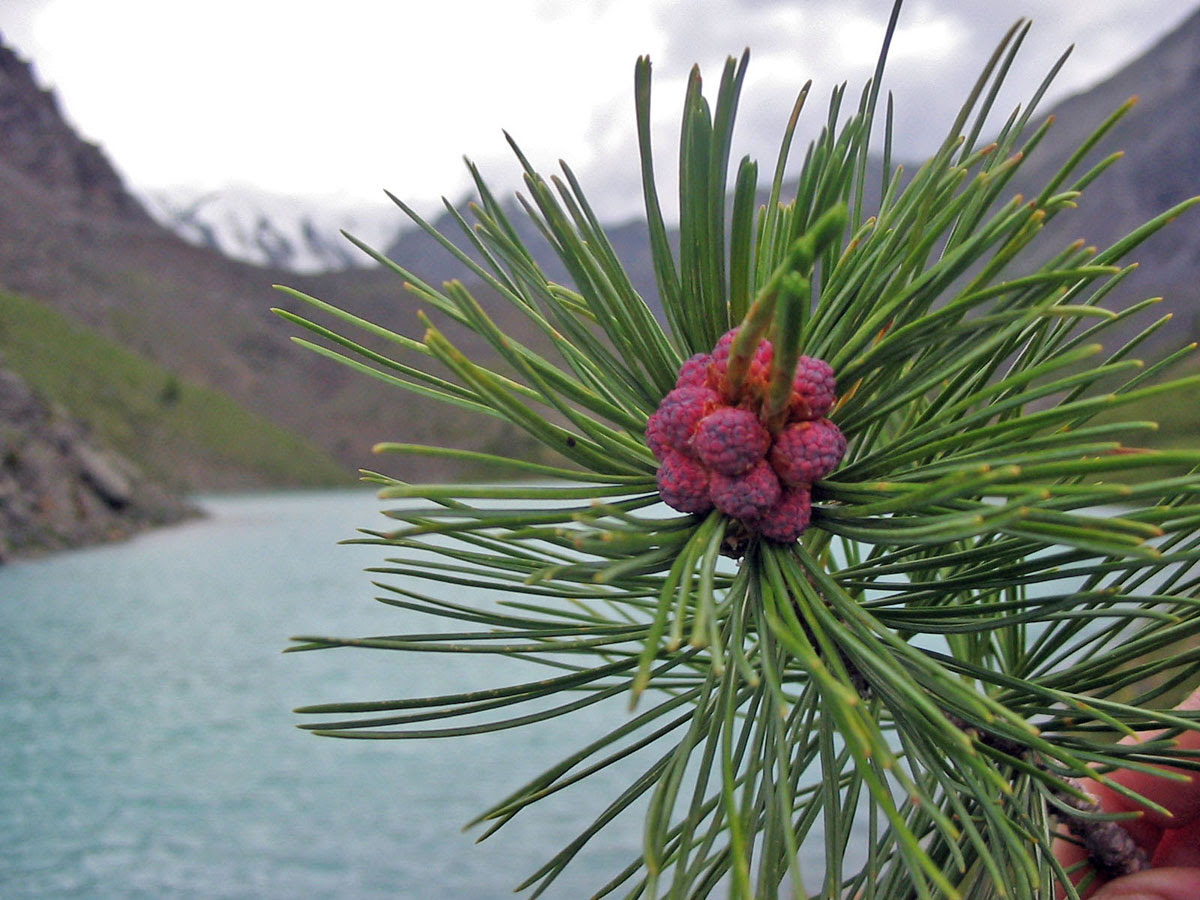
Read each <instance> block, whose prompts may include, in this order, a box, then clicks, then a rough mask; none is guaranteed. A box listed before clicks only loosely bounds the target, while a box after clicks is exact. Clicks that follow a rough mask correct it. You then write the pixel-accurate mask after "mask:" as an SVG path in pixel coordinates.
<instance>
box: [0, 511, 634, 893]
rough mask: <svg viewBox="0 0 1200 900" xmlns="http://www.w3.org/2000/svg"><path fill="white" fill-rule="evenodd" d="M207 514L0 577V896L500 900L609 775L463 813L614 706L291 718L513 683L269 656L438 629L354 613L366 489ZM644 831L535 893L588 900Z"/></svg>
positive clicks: (579, 736)
mask: <svg viewBox="0 0 1200 900" xmlns="http://www.w3.org/2000/svg"><path fill="white" fill-rule="evenodd" d="M203 504H204V505H205V507H206V508H207V509H208V511H209V512H210V516H209V518H207V519H205V520H202V521H197V522H192V523H188V524H185V525H181V526H178V527H173V528H169V529H164V530H161V531H158V532H155V533H152V534H148V535H145V536H143V537H140V538H138V539H136V540H134V541H131V542H128V543H125V544H120V545H115V546H107V547H101V548H95V549H88V550H81V551H76V552H72V553H67V554H62V555H59V556H55V557H52V558H49V559H44V560H36V561H30V562H19V563H14V564H11V565H8V566H4V567H0V626H2V627H0V796H2V797H3V798H4V802H3V803H0V897H3V898H7V900H24V898H59V897H64V898H65V897H70V898H103V900H113V898H155V900H169V898H197V900H202V898H203V900H207V898H230V900H232V898H300V897H304V898H339V900H346V898H384V897H387V898H403V900H407V898H439V900H443V898H448V897H454V898H459V900H472V898H479V900H483V898H495V897H502V896H511V894H510V892H511V890H512V888H513V887H514V886H515V885H516V884H517V883H519V882H520V881H521V880H522V879H523V878H524V877H525V876H527V875H529V874H530V873H531V872H533V871H534V870H535V869H537V868H538V866H540V865H541V864H542V863H543V862H545V860H546V859H548V858H549V856H551V855H552V854H553V853H554V852H555V851H556V850H558V849H559V848H560V847H561V846H562V845H563V844H565V843H567V842H568V841H569V840H570V839H572V838H573V837H575V835H576V834H577V833H578V832H579V831H580V830H582V828H583V827H585V826H586V825H587V824H589V823H590V822H591V821H592V819H593V818H594V817H595V816H596V815H597V814H599V812H600V811H601V809H602V808H603V802H604V798H605V797H606V796H607V797H609V798H611V797H613V796H615V795H616V793H618V792H619V790H620V788H621V787H623V786H625V785H626V784H627V783H628V780H629V779H630V777H631V776H630V771H629V770H626V771H625V772H622V771H620V770H614V771H611V772H608V771H606V772H602V773H600V774H599V775H598V776H597V777H596V778H595V779H589V781H588V782H585V783H584V784H582V785H580V786H577V787H576V788H572V789H569V790H566V791H563V792H561V793H559V794H557V795H554V796H553V797H551V798H548V799H547V800H546V801H545V802H543V803H539V804H538V805H537V807H536V808H535V809H533V810H529V811H526V812H525V813H523V814H522V815H520V816H518V817H517V818H516V819H515V820H513V822H511V823H510V824H509V825H507V826H506V827H505V828H504V829H503V830H502V831H501V832H499V833H498V834H497V835H495V836H494V837H492V838H489V839H488V840H487V841H486V842H484V843H482V844H478V845H476V844H475V842H474V837H475V834H474V833H468V834H464V833H462V831H461V828H462V826H463V825H464V824H465V823H466V822H467V821H468V820H469V819H471V818H472V817H473V816H474V815H476V814H477V813H479V812H481V811H482V810H483V809H485V808H486V807H487V806H489V805H490V804H492V803H494V802H496V801H497V800H499V799H501V798H502V797H503V796H505V795H506V794H507V793H508V792H509V791H511V790H513V789H514V788H516V787H518V786H519V785H521V784H523V783H524V782H525V781H526V780H528V779H529V778H531V777H533V776H535V775H537V774H538V773H539V772H541V771H542V770H543V769H545V768H546V767H548V766H549V765H551V764H553V763H555V762H557V761H558V760H559V759H560V758H561V757H562V756H563V755H565V754H566V753H567V752H569V751H570V750H571V749H574V748H577V747H579V746H581V745H582V744H583V743H585V742H586V741H587V740H588V738H589V736H590V735H598V734H600V733H602V732H603V731H604V730H606V728H607V727H611V725H612V723H613V722H614V721H619V720H620V719H621V718H623V716H624V714H625V705H624V703H623V702H622V703H616V704H610V705H608V706H597V707H592V708H589V709H588V710H585V711H583V712H582V713H581V714H578V715H574V716H572V717H570V718H569V719H560V720H556V721H554V722H552V723H544V724H542V725H539V726H536V727H533V728H525V729H518V730H509V731H503V732H498V733H494V734H490V735H482V736H472V737H469V738H455V739H450V740H421V741H381V742H367V741H342V740H334V739H328V738H318V737H314V736H312V735H310V734H307V733H305V732H302V731H300V730H298V729H296V728H295V725H296V723H297V722H299V721H301V719H300V717H298V716H296V715H295V714H293V713H292V712H291V710H292V709H293V708H294V707H296V706H300V705H305V704H311V703H319V702H331V701H338V700H368V699H384V698H391V697H403V696H417V695H428V694H442V693H449V692H452V691H454V690H460V689H471V688H478V687H481V686H486V685H488V684H490V683H494V682H495V681H496V680H503V681H506V682H507V681H514V680H526V679H528V678H529V677H530V675H531V672H530V670H529V669H528V668H527V667H523V666H520V665H519V664H515V663H513V662H512V661H509V660H495V659H489V658H485V657H483V656H481V655H475V656H471V657H470V658H469V662H464V661H463V658H462V657H455V658H452V659H451V658H449V657H445V656H441V655H439V654H397V653H389V652H380V651H374V652H373V651H365V650H336V651H323V652H318V653H302V654H281V653H280V651H281V650H282V649H283V648H284V647H285V646H287V639H288V637H289V636H290V635H293V634H330V635H342V636H361V635H367V634H391V633H397V632H403V631H407V630H437V629H438V627H439V626H438V625H437V624H436V623H434V622H432V621H431V620H429V619H428V618H426V617H421V616H419V615H418V614H416V613H410V612H406V611H402V610H397V609H394V608H390V607H386V606H384V605H383V604H379V603H376V602H374V601H373V600H372V597H373V596H374V595H375V594H376V593H379V591H378V590H377V589H375V588H373V587H372V586H371V584H370V580H371V578H370V576H369V575H368V574H366V573H364V572H363V571H362V570H363V569H364V568H365V567H366V566H370V565H376V564H379V563H381V562H382V560H383V558H384V556H385V551H384V550H382V549H380V548H371V547H356V546H337V541H338V540H341V539H344V538H347V537H352V536H353V534H354V530H355V529H356V528H358V527H378V526H380V525H381V524H382V523H383V522H384V521H385V520H383V519H382V518H380V516H379V513H378V510H379V502H378V501H377V500H375V498H374V497H373V496H372V495H371V494H370V493H366V492H358V491H352V492H333V493H304V494H282V495H261V496H238V497H224V498H217V499H207V500H205V501H203ZM459 596H462V595H459ZM514 666H515V668H514ZM534 671H535V672H542V671H544V670H540V669H539V670H534ZM640 830H641V820H640V816H639V815H636V814H635V815H630V816H626V817H625V818H623V819H619V820H618V822H617V827H616V828H615V829H609V830H608V832H607V833H606V834H603V835H601V837H600V838H599V839H597V842H596V845H595V847H592V848H589V849H588V850H586V851H584V853H583V854H582V855H581V856H580V857H579V858H578V859H577V861H576V862H575V863H573V864H572V866H571V867H569V868H568V869H567V870H566V872H565V873H564V875H563V876H562V877H561V878H560V879H559V881H558V882H556V884H555V886H554V887H553V888H552V889H551V890H550V891H549V892H548V893H547V894H546V895H545V896H547V897H552V898H564V900H577V898H580V897H585V896H588V894H589V893H590V890H589V889H592V890H594V889H595V888H596V887H597V886H599V885H600V884H602V883H604V882H605V881H607V879H608V878H609V877H610V876H611V875H612V874H613V873H615V872H616V871H617V870H619V869H620V868H623V867H624V865H625V864H626V863H628V862H629V861H630V860H631V859H632V858H633V857H635V856H636V855H637V854H638V852H639V848H640Z"/></svg>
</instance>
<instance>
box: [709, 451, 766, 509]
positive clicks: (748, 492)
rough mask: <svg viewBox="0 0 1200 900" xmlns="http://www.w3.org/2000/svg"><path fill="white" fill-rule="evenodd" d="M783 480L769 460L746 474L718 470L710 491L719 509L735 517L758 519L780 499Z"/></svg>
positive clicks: (763, 461)
mask: <svg viewBox="0 0 1200 900" xmlns="http://www.w3.org/2000/svg"><path fill="white" fill-rule="evenodd" d="M780 493H781V488H780V486H779V479H778V478H776V477H775V473H774V472H772V471H771V467H770V466H769V465H767V462H766V460H760V461H759V462H757V463H755V464H754V466H753V467H751V469H750V471H748V472H746V473H744V474H742V475H722V474H721V473H720V472H714V473H713V475H712V478H711V479H710V481H709V494H710V496H711V497H712V502H713V503H714V504H715V505H716V507H717V509H719V510H720V511H721V512H723V513H725V515H727V516H733V517H734V518H735V519H756V518H758V517H759V516H760V515H762V514H763V513H765V512H766V511H767V510H769V509H770V508H771V507H772V506H774V505H775V504H776V503H777V502H778V501H779V495H780Z"/></svg>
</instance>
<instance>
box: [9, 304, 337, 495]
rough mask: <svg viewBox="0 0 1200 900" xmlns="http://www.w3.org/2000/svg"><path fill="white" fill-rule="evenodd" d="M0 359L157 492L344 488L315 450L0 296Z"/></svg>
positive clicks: (42, 311)
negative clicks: (149, 479) (165, 487)
mask: <svg viewBox="0 0 1200 900" xmlns="http://www.w3.org/2000/svg"><path fill="white" fill-rule="evenodd" d="M0 354H2V355H3V357H2V360H3V365H5V366H7V367H9V368H11V369H13V370H15V371H16V372H18V373H19V374H21V375H22V376H24V378H25V379H26V381H28V382H29V384H30V385H31V386H32V387H33V388H34V390H36V391H38V392H39V393H40V394H41V395H42V396H43V397H44V398H46V399H47V400H49V401H51V402H53V403H58V404H60V405H62V406H63V407H65V408H66V409H67V410H68V411H69V412H70V414H71V415H72V416H74V417H75V418H77V419H79V420H81V421H83V422H85V423H86V424H87V425H89V426H90V427H91V428H92V429H93V430H94V431H95V433H96V434H97V435H98V436H99V437H100V438H101V439H103V440H104V441H106V442H107V443H108V444H109V445H110V446H112V447H113V448H114V449H115V450H117V451H119V452H120V453H122V454H124V455H125V456H126V457H128V458H129V459H131V460H133V461H134V462H136V463H137V464H138V465H139V466H141V467H142V468H143V469H144V470H145V471H146V473H147V474H149V475H151V476H153V477H155V478H157V479H159V480H160V481H162V482H164V483H166V484H169V485H172V486H175V487H179V488H184V489H189V490H220V489H228V488H240V487H252V486H323V485H336V484H347V483H350V482H352V481H353V473H351V472H349V471H348V470H347V469H346V467H345V466H343V465H341V464H340V463H338V462H336V461H335V460H334V459H333V458H332V457H331V456H330V455H328V454H327V453H325V452H324V451H323V450H321V449H319V448H317V447H316V446H315V445H313V444H312V443H310V442H308V441H307V440H305V439H304V438H302V437H300V436H299V435H296V434H294V433H292V432H289V431H286V430H284V429H282V428H280V427H279V426H277V425H274V424H272V423H271V422H268V421H267V420H266V419H264V418H262V417H261V416H258V415H256V414H254V413H251V412H249V411H248V410H247V409H246V408H245V407H243V406H240V405H239V404H238V403H236V402H235V401H234V400H232V399H230V398H229V397H228V396H226V395H225V394H222V393H219V392H218V391H214V390H212V389H210V388H207V387H203V386H200V385H197V384H194V383H191V382H187V381H184V380H182V379H180V378H179V377H177V376H176V375H174V374H173V373H172V372H170V371H169V370H167V369H165V368H163V367H162V366H160V365H157V364H155V363H153V362H150V361H149V360H147V359H145V358H144V357H141V356H138V355H137V354H135V353H132V352H131V351H129V350H126V349H124V348H122V347H120V346H118V345H117V344H114V343H113V342H111V341H109V340H107V339H105V338H103V337H101V336H99V335H98V334H96V333H95V332H92V331H89V330H88V329H86V328H83V327H81V326H80V325H78V324H77V323H75V322H73V321H71V320H69V319H67V318H65V317H64V316H62V315H60V314H58V313H56V312H54V311H53V310H51V309H50V308H48V307H46V306H44V305H42V304H41V303H38V302H36V301H33V300H29V299H26V298H23V297H18V296H15V295H12V294H8V293H4V292H0Z"/></svg>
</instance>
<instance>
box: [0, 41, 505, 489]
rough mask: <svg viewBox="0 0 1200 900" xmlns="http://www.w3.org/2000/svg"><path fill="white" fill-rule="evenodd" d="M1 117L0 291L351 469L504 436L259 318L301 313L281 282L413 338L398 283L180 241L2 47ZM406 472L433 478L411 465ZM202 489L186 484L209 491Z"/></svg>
mask: <svg viewBox="0 0 1200 900" xmlns="http://www.w3.org/2000/svg"><path fill="white" fill-rule="evenodd" d="M0 123H2V127H0V287H3V288H6V289H8V290H9V291H11V292H13V293H17V294H23V295H26V296H28V297H34V298H37V299H38V300H40V301H42V302H44V303H46V304H48V305H50V306H51V307H53V308H54V309H56V310H57V311H59V312H61V313H64V314H66V315H67V316H69V317H71V318H73V319H75V320H76V321H79V322H81V323H82V324H84V325H86V326H87V327H89V328H90V329H92V330H94V331H96V332H97V333H99V334H101V335H103V336H104V337H107V338H109V339H111V340H113V341H115V342H116V343H118V344H121V345H123V346H125V347H127V348H129V349H131V350H133V351H135V352H137V353H138V354H141V355H142V356H144V357H146V358H148V359H150V360H151V361H153V362H155V363H157V364H158V365H160V366H162V367H164V368H165V369H166V370H168V371H170V372H172V373H174V374H175V375H177V376H178V377H179V378H180V379H182V380H184V381H190V382H195V383H198V384H201V385H205V386H208V387H212V388H215V389H218V390H220V391H223V392H224V393H226V394H228V395H230V396H232V397H233V398H235V399H236V400H238V401H240V402H241V403H242V404H244V405H245V406H246V407H248V408H249V409H251V410H252V411H255V412H257V413H259V414H260V415H262V416H265V417H267V418H269V419H271V420H272V421H274V422H276V423H278V424H280V425H282V426H284V427H285V428H288V429H290V430H292V431H293V432H295V433H297V434H299V435H302V436H303V437H304V438H306V439H308V440H310V441H312V442H313V443H315V444H317V445H319V446H321V447H323V448H325V449H326V450H327V451H328V452H331V453H333V454H335V455H336V456H337V457H338V458H339V459H340V460H341V461H342V464H343V465H344V466H345V467H346V470H347V472H353V471H354V469H356V468H358V467H378V466H379V463H378V460H377V459H376V458H375V457H373V456H372V455H371V453H370V447H371V446H372V445H373V444H374V443H375V442H377V441H379V440H381V439H397V440H409V441H417V442H421V441H426V442H428V441H430V440H432V439H433V437H434V435H435V434H438V435H447V434H449V435H451V438H452V439H453V436H454V435H455V434H457V435H458V436H459V437H460V438H461V440H462V442H463V444H464V446H469V447H475V448H478V447H482V446H488V445H489V444H492V443H495V442H500V441H509V440H511V439H512V437H513V436H512V435H511V433H510V432H509V431H508V430H507V429H506V428H504V427H503V426H501V425H499V423H496V424H492V423H488V422H485V423H483V424H482V425H479V424H477V423H473V424H461V423H455V422H449V421H447V420H446V419H445V416H444V413H442V411H441V410H437V411H436V412H435V411H434V410H432V409H430V408H429V405H428V404H427V403H424V402H422V401H420V400H419V398H412V397H409V396H406V395H404V394H403V393H400V392H397V391H395V390H394V389H388V388H387V387H385V386H383V385H380V384H373V383H367V382H365V381H364V380H363V379H362V378H361V377H360V376H357V375H355V374H353V373H352V372H350V371H349V370H347V369H344V368H342V367H339V366H337V365H333V364H331V363H330V362H329V361H328V360H325V359H322V358H320V357H318V356H317V355H315V354H312V353H308V352H305V351H302V350H300V349H298V348H297V347H295V345H293V344H292V343H291V342H290V340H289V334H290V333H291V332H290V330H289V329H288V328H287V327H286V326H285V325H284V324H283V323H282V322H280V320H279V319H278V318H277V317H276V316H274V315H272V314H271V312H270V311H269V310H270V307H271V306H273V305H281V306H285V307H286V306H293V307H298V306H299V304H296V303H294V302H292V301H289V300H288V299H287V298H286V297H284V296H283V295H281V294H279V293H277V292H275V291H272V290H271V285H272V284H274V283H277V282H283V283H288V284H291V285H292V286H294V287H297V288H299V289H301V290H309V291H310V292H315V293H322V294H326V295H328V296H329V297H331V298H335V299H337V300H338V301H340V302H344V303H346V304H347V305H348V306H351V307H354V308H357V309H359V310H360V311H363V312H364V314H365V315H368V316H371V315H377V316H379V317H381V318H383V319H386V320H388V321H390V322H392V323H393V324H395V325H396V327H398V328H401V329H405V330H407V331H409V332H410V333H412V332H414V331H416V330H417V329H419V328H420V324H419V321H418V320H417V317H416V308H415V307H414V306H412V305H407V304H405V303H404V302H403V301H402V302H401V303H397V298H398V297H401V298H402V297H403V292H402V290H401V287H402V286H401V283H400V282H399V280H398V279H396V278H395V276H392V275H387V274H385V273H381V272H378V271H376V272H371V273H369V275H367V277H365V278H364V277H356V275H363V274H365V273H354V272H347V273H344V275H345V277H343V278H341V279H340V280H338V279H337V278H334V279H333V280H332V281H331V280H330V278H329V277H321V278H315V277H309V276H299V275H296V274H295V273H290V272H287V271H284V270H281V269H274V268H269V267H260V266H254V265H250V264H246V263H239V262H235V261H231V260H230V259H229V258H228V257H226V256H224V255H222V254H221V253H218V252H216V251H214V250H211V249H208V248H204V247H196V246H193V245H191V244H189V243H187V242H186V241H184V240H183V239H182V238H180V237H179V236H177V235H175V234H174V233H172V232H171V231H169V230H168V229H166V228H164V227H162V226H161V225H159V224H158V223H157V222H155V221H154V220H153V218H152V217H151V216H149V215H148V214H147V212H146V211H145V209H143V208H142V206H141V204H140V203H138V201H137V200H136V199H135V198H134V197H133V196H132V194H130V193H129V191H128V190H127V189H126V187H125V186H124V185H123V184H122V182H121V180H120V178H119V176H118V175H117V174H116V172H115V171H114V170H113V168H112V166H111V165H110V164H109V163H108V161H107V160H106V158H105V157H104V155H103V153H102V152H101V151H99V150H98V149H97V148H96V147H95V146H94V145H91V144H89V143H87V142H86V141H84V140H82V139H81V138H80V137H79V136H78V135H76V134H75V133H74V131H73V130H71V128H70V127H69V125H67V123H65V122H64V121H63V120H62V117H61V115H60V113H59V110H58V107H57V104H56V103H55V101H54V98H53V95H52V94H50V93H48V92H46V91H44V90H41V89H40V88H39V86H38V85H37V84H36V82H35V79H34V77H33V73H32V72H31V70H30V67H29V65H28V63H26V62H25V61H23V60H21V59H19V58H18V57H17V56H16V55H15V54H14V53H13V52H12V51H11V50H8V49H6V48H2V47H0ZM475 349H478V346H477V345H476V348H475ZM47 351H48V352H69V348H47ZM407 473H408V474H414V475H428V476H435V475H438V474H444V473H440V471H439V469H438V467H437V466H424V467H422V466H419V465H418V466H417V467H415V468H410V469H409V470H407ZM204 479H205V476H204V474H203V473H200V477H199V479H197V480H194V481H191V482H190V486H191V487H194V488H203V487H207V486H212V485H211V482H209V481H206V480H204Z"/></svg>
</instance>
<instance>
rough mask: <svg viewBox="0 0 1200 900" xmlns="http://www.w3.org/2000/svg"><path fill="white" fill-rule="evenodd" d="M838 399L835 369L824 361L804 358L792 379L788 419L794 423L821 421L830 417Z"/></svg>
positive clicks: (800, 360)
mask: <svg viewBox="0 0 1200 900" xmlns="http://www.w3.org/2000/svg"><path fill="white" fill-rule="evenodd" d="M836 398H837V382H836V380H835V379H834V377H833V369H831V368H830V367H829V363H827V362H825V360H823V359H815V358H813V357H811V356H802V357H800V359H799V360H798V361H797V362H796V374H795V375H794V376H793V377H792V401H791V405H790V406H789V408H788V418H789V419H790V420H792V421H796V420H808V419H819V418H821V417H822V416H825V415H828V414H829V410H831V409H833V402H834V400H835V399H836Z"/></svg>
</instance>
